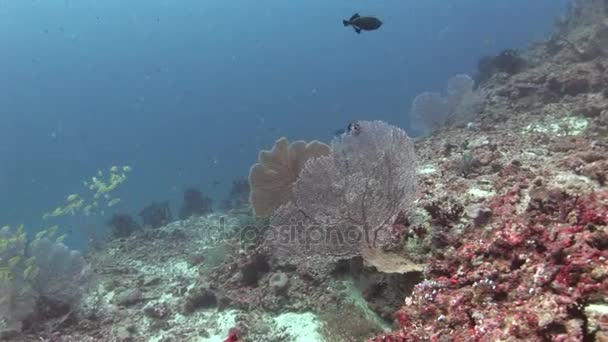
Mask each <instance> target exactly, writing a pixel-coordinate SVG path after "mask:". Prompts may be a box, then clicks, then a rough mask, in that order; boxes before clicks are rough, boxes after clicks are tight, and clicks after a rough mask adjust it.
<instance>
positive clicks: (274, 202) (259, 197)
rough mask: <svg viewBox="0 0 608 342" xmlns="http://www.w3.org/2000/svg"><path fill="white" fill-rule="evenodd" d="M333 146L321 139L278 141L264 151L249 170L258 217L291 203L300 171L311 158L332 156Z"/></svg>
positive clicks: (250, 197)
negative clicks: (307, 141) (294, 185)
mask: <svg viewBox="0 0 608 342" xmlns="http://www.w3.org/2000/svg"><path fill="white" fill-rule="evenodd" d="M330 152H331V148H330V147H329V146H328V145H326V144H324V143H322V142H319V141H316V140H315V141H311V142H309V143H306V142H304V141H294V142H292V143H291V144H290V143H289V141H288V140H287V138H285V137H283V138H280V139H279V140H277V141H276V142H275V144H274V146H273V147H272V149H271V150H269V151H261V152H260V154H259V155H258V163H257V164H255V165H253V166H252V167H251V169H250V170H249V186H250V188H251V193H250V196H249V202H250V203H251V206H252V207H253V210H254V212H255V215H256V216H261V217H265V216H270V215H271V214H272V213H273V212H274V210H275V209H277V208H278V207H280V206H281V205H283V204H285V203H287V202H289V201H290V200H291V198H292V188H293V184H294V183H295V181H296V180H297V179H298V175H299V174H300V171H301V170H302V169H303V168H304V165H305V164H306V162H307V161H308V160H310V159H313V158H317V157H321V156H326V155H329V154H330Z"/></svg>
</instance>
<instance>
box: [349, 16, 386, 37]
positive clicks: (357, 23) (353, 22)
mask: <svg viewBox="0 0 608 342" xmlns="http://www.w3.org/2000/svg"><path fill="white" fill-rule="evenodd" d="M342 24H344V26H352V27H353V28H354V29H355V32H357V33H361V30H363V31H373V30H376V29H378V28H379V27H380V26H382V22H381V21H380V19H378V18H376V17H362V16H360V15H359V13H355V14H353V16H352V17H350V19H348V20H342Z"/></svg>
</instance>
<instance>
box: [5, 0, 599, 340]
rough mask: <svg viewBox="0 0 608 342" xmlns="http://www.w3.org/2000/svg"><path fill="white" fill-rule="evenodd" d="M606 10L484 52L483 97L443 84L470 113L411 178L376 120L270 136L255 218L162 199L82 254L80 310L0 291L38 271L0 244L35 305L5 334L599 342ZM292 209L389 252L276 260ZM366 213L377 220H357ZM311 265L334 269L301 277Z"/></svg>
mask: <svg viewBox="0 0 608 342" xmlns="http://www.w3.org/2000/svg"><path fill="white" fill-rule="evenodd" d="M607 8H608V6H607V4H606V2H605V1H604V0H575V1H574V4H573V6H572V8H571V10H570V12H569V14H568V16H567V17H565V18H564V19H563V20H562V21H561V22H560V24H559V28H558V31H557V32H556V33H555V34H554V35H553V36H551V37H550V38H549V39H548V40H546V41H544V42H540V43H538V44H536V45H535V46H533V47H532V48H531V49H529V50H526V51H524V50H522V51H520V52H519V53H518V55H517V56H514V55H509V56H506V55H503V56H502V57H501V58H504V59H505V60H504V61H503V60H501V58H498V59H496V58H493V60H492V63H494V64H492V65H493V66H492V67H491V68H490V71H491V72H489V74H490V75H489V76H487V77H484V81H483V82H481V83H479V86H478V88H477V89H475V90H471V92H469V91H468V90H467V91H466V92H459V91H456V90H457V89H465V88H466V89H468V85H469V84H470V80H469V79H467V78H458V79H454V80H453V82H450V84H451V85H449V86H448V91H447V94H446V95H438V99H439V100H440V102H441V101H443V102H444V103H446V104H447V103H448V102H450V100H449V99H450V98H452V99H453V101H452V102H459V101H460V104H459V105H458V107H459V108H461V110H463V113H474V114H475V116H474V117H472V116H467V115H464V117H466V118H467V120H468V121H467V122H466V124H456V125H443V123H442V125H443V126H442V127H441V130H439V131H435V132H432V133H430V134H429V135H428V136H425V137H423V138H420V139H417V140H416V141H415V142H412V144H413V145H414V147H415V149H416V155H417V160H416V165H415V167H414V166H412V167H411V168H406V169H399V168H395V167H391V166H394V165H392V164H390V161H391V160H395V159H397V160H399V161H400V163H398V164H399V165H400V164H402V163H403V161H404V160H405V161H412V160H413V158H410V157H412V155H411V154H410V153H409V148H410V144H409V143H408V144H405V145H404V144H401V145H400V144H395V145H393V144H392V143H393V142H395V141H397V142H399V141H403V139H402V138H403V136H402V135H400V134H401V132H400V131H398V130H397V129H395V128H391V129H387V128H386V127H384V126H383V127H384V128H383V129H380V130H378V131H379V132H383V133H384V134H380V135H375V134H373V135H371V136H366V132H367V131H368V130H369V127H370V126H368V125H370V123H367V122H360V123H354V124H352V125H351V126H350V127H349V132H345V133H343V134H342V135H341V136H340V137H338V138H337V140H336V144H332V147H331V148H330V147H329V146H327V145H324V144H321V143H314V144H313V145H311V144H306V143H303V142H296V143H292V144H289V143H288V142H287V140H286V139H280V140H279V141H277V143H276V144H275V147H274V148H273V149H272V150H271V151H264V152H262V153H260V156H259V158H258V164H257V165H256V166H254V168H252V170H251V177H250V181H251V185H252V187H251V192H252V193H251V200H252V203H251V204H252V207H253V208H254V209H255V212H256V213H257V214H258V215H259V216H258V217H255V216H252V215H251V213H250V212H249V211H247V210H230V211H227V212H225V213H223V214H222V215H218V214H214V213H210V214H209V215H205V216H191V217H189V218H188V219H186V220H181V221H176V222H171V219H170V213H169V211H168V205H167V204H166V203H165V204H160V205H157V206H156V207H152V208H151V209H150V210H148V211H149V216H150V220H149V221H148V222H147V223H146V225H149V226H151V227H154V226H157V227H158V228H157V229H148V230H136V231H134V232H132V233H131V234H129V235H128V236H124V237H123V238H121V239H115V240H113V241H111V242H109V243H108V245H107V246H105V248H103V249H100V250H96V251H93V252H92V253H91V255H90V257H89V258H90V260H88V261H89V262H90V264H91V268H92V271H93V273H94V274H95V283H94V284H95V286H92V287H91V288H89V289H87V291H86V292H84V297H83V298H82V300H81V301H80V303H81V305H80V306H76V305H70V306H69V309H67V308H66V307H61V306H54V305H52V303H48V302H46V301H40V302H38V301H37V300H36V302H34V301H31V299H32V298H36V299H37V298H38V297H28V296H25V297H22V296H21V294H23V293H25V294H27V293H28V291H30V290H34V289H38V290H35V291H41V290H42V289H43V288H41V287H35V286H34V283H31V282H30V283H29V284H31V285H28V286H21V285H22V284H24V282H21V283H16V282H14V281H13V283H10V282H7V281H6V278H5V277H6V275H7V274H8V275H13V273H14V270H19V271H20V273H19V274H21V275H23V271H25V269H26V268H27V266H28V265H30V264H31V262H30V264H28V258H24V259H18V260H16V259H12V257H13V256H14V255H15V254H14V253H24V250H25V249H24V248H25V247H24V246H25V245H26V241H25V240H21V238H22V235H21V234H20V233H18V234H8V233H6V232H4V233H2V232H0V279H3V281H4V282H0V284H2V286H6V284H7V283H10V284H17V285H19V286H12V287H10V289H9V288H7V287H3V288H1V289H0V290H2V292H1V293H2V294H3V295H5V296H6V294H9V295H10V296H11V298H15V299H19V300H15V301H12V302H11V303H23V304H22V305H20V306H19V308H25V309H27V310H13V311H11V313H12V314H14V315H20V317H19V319H18V320H19V322H23V323H24V324H23V325H24V326H25V327H26V329H24V330H22V331H20V330H19V329H13V330H11V331H9V332H10V334H7V335H5V336H4V338H6V339H12V340H15V341H28V342H29V341H41V340H47V341H64V342H68V341H84V342H88V341H134V342H139V341H161V342H165V341H232V342H236V341H243V342H245V341H252V342H253V341H271V342H273V341H277V342H278V341H297V342H299V341H301V342H307V341H336V342H342V341H360V340H364V339H369V340H370V341H374V342H376V341H385V342H389V341H390V342H396V341H594V340H595V341H604V340H607V339H608V309H607V307H608V305H607V304H606V303H607V302H608V300H607V296H608V187H607V184H606V183H607V180H608V178H607V177H608V174H607V173H608V93H606V89H608V76H607V75H608V74H607V73H606V72H605V71H606V70H608V54H607V52H608V51H606V46H608V44H603V42H606V41H607V40H606V39H607V38H606V37H608V35H607V32H608V29H607V27H608V24H607V23H606V16H605V13H606V9H607ZM515 57H517V58H521V59H523V60H525V67H522V65H520V64H519V62H518V61H517V60H515V61H514V60H513V58H515ZM463 84H464V85H465V86H466V87H462V85H463ZM450 89H451V90H450ZM463 94H464V95H463ZM467 98H472V99H474V100H470V101H465V100H463V99H467ZM466 102H468V104H464V105H463V103H466ZM470 104H472V105H470ZM471 108H473V109H471ZM458 115H460V114H458ZM448 121H449V120H448ZM371 125H372V126H373V125H379V124H378V123H376V124H371ZM372 131H373V130H372ZM353 135H355V136H353ZM355 138H363V139H360V140H362V141H363V140H364V141H365V143H366V144H365V145H364V146H359V145H356V144H357V140H356V139H355ZM346 139H349V140H346ZM391 139H395V140H391ZM396 145H399V146H406V148H405V150H404V149H401V150H399V151H395V146H396ZM307 146H308V148H312V150H308V152H311V153H307V152H306V151H307ZM378 146H380V147H381V148H376V147H378ZM336 151H339V153H338V155H337V154H336ZM353 151H354V152H357V153H353ZM313 152H314V153H313ZM351 153H352V154H351ZM370 155H371V156H375V157H376V158H377V157H378V156H386V157H387V158H385V159H388V161H387V160H385V159H382V160H376V159H374V158H373V157H370ZM345 157H348V158H345ZM341 158H345V159H341ZM344 160H348V163H344ZM370 160H371V161H372V162H370ZM373 161H376V163H374V162H373ZM368 163H369V164H368ZM386 163H388V164H386ZM346 164H348V167H346ZM390 170H393V171H394V170H400V171H399V172H396V173H397V174H395V173H391V172H389V173H390V174H389V175H387V174H386V172H387V171H390ZM414 171H415V174H414ZM370 175H371V176H370ZM376 175H377V176H378V177H377V178H382V179H376V177H374V176H376ZM380 176H381V177H380ZM383 179H392V180H393V182H392V183H391V184H387V183H384V182H383ZM414 179H415V181H416V183H417V186H416V188H414V187H413V186H412V185H413V184H414V183H413V182H414ZM410 181H412V183H409V182H410ZM328 182H331V186H330V184H329V183H328ZM241 185H242V186H241ZM370 188H374V189H381V190H379V191H378V192H377V193H376V192H373V191H372V192H371V195H372V197H373V198H374V201H373V203H369V202H368V200H369V198H367V197H365V196H364V197H365V198H362V197H361V194H362V193H363V194H364V193H366V192H365V191H363V190H366V191H367V190H370ZM234 189H235V190H234V193H235V195H234V197H235V198H239V200H234V201H233V200H231V201H230V202H231V203H241V204H242V199H243V198H244V195H243V194H245V193H246V191H245V187H244V184H239V186H236V185H235V187H234ZM328 189H329V190H333V191H334V192H335V196H333V197H332V195H333V194H334V193H333V192H329V193H328ZM386 189H389V190H390V191H385V190H386ZM414 189H415V190H414ZM393 190H394V191H397V193H396V194H395V193H394V192H391V191H393ZM237 193H238V196H237V195H236V194H237ZM404 193H405V195H403V194H404ZM344 194H348V196H342V195H344ZM387 194H389V195H390V196H389V197H390V201H388V200H387V199H386V198H384V197H382V196H385V195H387ZM402 195H403V196H402ZM230 196H233V195H230ZM319 196H320V197H319ZM385 200H387V201H385ZM239 201H241V202H239ZM70 203H71V202H70ZM286 203H287V204H286ZM336 203H338V204H339V205H336ZM357 203H358V204H359V205H358V206H357V205H351V204H357ZM230 206H231V208H232V206H233V204H230ZM235 206H236V205H235ZM239 206H240V204H239ZM290 206H291V207H294V206H296V207H297V208H298V209H299V210H300V212H299V213H300V214H302V213H304V214H306V216H307V218H308V219H314V220H315V221H317V222H322V223H325V222H327V220H329V222H330V223H332V222H331V220H335V221H339V220H340V219H343V218H345V217H346V218H348V219H352V220H354V221H356V222H357V223H359V224H362V225H363V226H366V225H367V226H370V227H374V228H377V227H381V229H380V231H382V232H383V233H387V235H388V236H390V237H391V239H389V241H385V242H387V243H386V244H384V245H383V246H382V247H383V248H378V249H370V250H364V251H362V250H357V251H356V253H346V254H342V255H341V256H340V257H334V255H333V254H331V253H330V254H323V253H322V252H323V250H315V249H312V250H307V251H308V254H306V253H301V251H299V250H297V249H295V248H292V249H291V250H290V249H289V248H287V249H284V251H283V252H282V253H279V252H278V250H277V249H276V248H275V245H274V244H270V243H268V241H269V240H267V238H268V234H269V233H271V232H272V231H273V227H271V224H272V223H273V220H274V223H275V224H276V223H277V222H278V221H280V220H279V218H280V215H281V214H282V213H281V210H285V209H286V208H287V209H289V207H290ZM281 208H282V209H281ZM277 210H278V211H277ZM362 210H363V211H365V212H366V214H367V213H368V211H367V210H369V213H370V214H372V215H371V216H367V215H365V218H362V215H360V213H361V211H362ZM372 211H373V213H372ZM286 212H288V211H286ZM288 213H289V212H288ZM273 214H274V215H273ZM277 214H278V215H279V216H277ZM260 216H266V217H260ZM285 217H287V216H285ZM159 218H160V219H159ZM144 221H146V220H145V219H144ZM151 222H155V223H154V224H151ZM338 223H340V222H338ZM2 234H4V235H2ZM49 241H50V240H49ZM8 242H10V243H8ZM330 247H332V246H330ZM334 247H335V246H334ZM334 250H335V248H334ZM334 250H332V251H334ZM61 251H64V252H65V250H64V249H62V248H61ZM317 252H321V253H319V254H315V253H317ZM347 252H350V251H347ZM61 255H64V256H65V255H66V254H65V253H63V252H62V253H61ZM300 256H302V257H300ZM304 257H306V258H304ZM43 259H44V260H46V259H49V260H50V259H52V258H46V257H45V258H43ZM10 260H13V261H12V262H11V261H10ZM74 260H79V258H77V257H76V259H74ZM316 260H321V262H319V263H315V262H316ZM13 263H14V264H13ZM322 263H325V264H327V263H330V264H331V265H332V267H331V268H330V269H331V271H327V270H324V271H322V272H320V273H321V274H319V272H318V270H319V268H317V267H309V266H310V265H311V264H313V265H319V264H322ZM5 264H8V265H5ZM74 264H75V265H78V264H79V263H74ZM15 265H18V266H19V268H17V269H15V268H14V266H15ZM6 266H11V267H13V268H11V272H7V271H6V268H7V267H6ZM45 267H46V266H45ZM14 274H18V273H14ZM26 274H29V272H26ZM42 274H45V273H44V272H42V273H41V275H42ZM67 274H68V275H73V274H75V273H73V272H67ZM45 277H47V278H46V279H47V280H48V281H50V283H53V280H54V279H55V280H56V279H57V278H56V277H55V278H53V274H48V273H47V274H46V276H45ZM68 278H69V277H68ZM62 279H63V278H62ZM72 279H74V278H72ZM74 284H80V283H79V282H74ZM58 288H61V287H57V286H51V287H48V289H49V290H51V289H58ZM67 288H69V287H66V289H67ZM16 290H19V291H16ZM69 291H70V292H69V293H72V292H73V293H74V294H76V295H77V296H76V297H78V295H79V294H80V293H82V292H79V291H76V290H74V289H73V288H69ZM22 298H25V299H26V300H25V301H23V302H22V301H20V299H22ZM67 299H68V301H70V302H71V301H72V300H75V299H74V298H67ZM5 303H7V302H6V301H5V302H3V303H2V305H4V304H5ZM38 303H42V304H43V305H42V306H38V305H40V304H38ZM30 305H37V307H38V308H39V309H36V310H37V312H38V315H37V316H36V317H39V318H40V319H39V320H36V321H34V322H35V323H36V324H27V322H28V321H27V320H26V319H25V318H26V317H32V316H28V315H29V314H30V313H31V309H30V308H31V307H32V306H30ZM2 308H4V307H1V306H0V309H2ZM45 308H51V310H49V311H47V309H45ZM53 308H55V309H57V310H55V309H53ZM53 312H54V315H47V314H48V313H53ZM50 316H55V318H53V319H50V320H46V318H47V317H50ZM3 319H5V320H6V318H5V317H3ZM13 320H14V321H15V319H14V317H13ZM391 323H393V325H391Z"/></svg>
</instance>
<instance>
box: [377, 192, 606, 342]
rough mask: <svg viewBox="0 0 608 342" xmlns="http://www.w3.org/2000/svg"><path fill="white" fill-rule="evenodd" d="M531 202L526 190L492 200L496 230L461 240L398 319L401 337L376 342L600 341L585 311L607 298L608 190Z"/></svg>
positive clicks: (433, 265)
mask: <svg viewBox="0 0 608 342" xmlns="http://www.w3.org/2000/svg"><path fill="white" fill-rule="evenodd" d="M527 186H528V185H527V184H526V185H525V186H524V188H525V187H527ZM532 193H535V195H534V196H532ZM523 197H524V196H523V189H522V188H521V186H520V187H515V188H514V189H512V190H511V191H509V192H508V193H507V194H505V195H500V196H496V197H494V198H492V199H491V200H490V201H489V207H490V209H491V210H492V213H493V217H492V220H491V222H490V223H488V224H487V225H486V226H485V227H477V228H471V229H467V230H466V231H465V232H464V233H463V234H462V235H460V236H458V237H457V238H454V239H452V241H451V243H450V245H449V247H447V248H445V249H444V251H445V252H443V253H442V258H441V259H434V260H433V261H431V262H430V264H429V265H428V267H427V269H426V270H425V280H424V281H423V282H422V283H420V284H418V285H416V287H415V289H414V292H413V294H412V295H411V296H409V297H408V298H406V305H405V306H404V307H403V308H402V309H401V310H400V311H399V312H398V313H397V315H396V317H397V320H398V321H399V324H400V327H401V329H400V330H399V331H398V332H396V333H394V334H392V335H385V336H382V337H379V338H377V339H376V340H377V341H393V340H420V339H426V338H431V339H442V338H447V337H448V336H449V338H451V339H455V340H458V341H478V340H480V339H483V340H492V341H495V340H502V339H507V338H515V339H519V340H526V341H545V340H559V339H564V338H566V337H567V338H571V339H574V340H583V339H587V338H589V337H592V336H595V334H596V332H597V331H595V330H590V329H589V326H588V325H587V318H586V317H585V316H584V314H583V313H582V311H581V310H583V308H584V307H586V306H587V305H589V304H591V303H602V302H603V300H604V299H605V295H606V293H607V291H608V279H607V278H606V275H607V273H606V270H608V251H607V250H606V249H607V247H608V244H606V241H608V231H607V229H608V226H607V225H608V192H599V193H590V194H585V195H577V196H569V195H567V194H565V193H563V192H561V191H559V190H556V189H547V188H544V187H538V188H535V189H533V190H531V191H530V199H529V201H528V203H527V204H526V203H525V200H524V198H523ZM518 206H523V207H527V209H526V210H525V212H524V213H519V212H518V211H517V207H518ZM596 330H597V328H596Z"/></svg>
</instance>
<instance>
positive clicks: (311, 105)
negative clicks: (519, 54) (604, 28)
mask: <svg viewBox="0 0 608 342" xmlns="http://www.w3.org/2000/svg"><path fill="white" fill-rule="evenodd" d="M567 2H568V1H567V0H534V1H530V0H495V1H487V0H459V1H447V0H441V1H440V0H417V1H412V0H374V1H367V0H358V1H355V0H349V1H346V0H339V1H327V0H324V1H320V0H306V1H304V0H295V1H285V0H282V1H278V0H261V1H239V0H235V1H226V0H205V1H194V0H182V1H157V0H145V1H143V0H132V1H124V0H120V1H117V0H103V1H93V0H35V1H31V0H0V117H1V120H0V225H2V224H18V223H25V224H26V225H27V226H28V229H29V230H30V231H35V230H37V229H39V228H40V227H41V226H42V225H49V224H50V223H54V222H59V223H61V224H62V226H63V227H64V229H69V230H71V231H72V232H73V234H72V236H71V237H70V239H69V240H68V241H70V242H71V243H79V244H81V245H82V241H83V240H84V239H85V238H86V235H87V234H86V233H84V232H85V231H87V230H88V231H91V230H96V229H101V227H102V226H103V222H104V221H105V220H106V219H107V218H109V216H110V215H111V213H112V211H110V210H108V211H107V212H106V213H105V215H104V216H95V217H90V218H82V217H74V218H70V219H68V220H58V221H57V220H56V221H53V220H51V221H49V222H42V220H41V216H42V214H43V213H44V212H46V211H48V210H49V209H52V208H54V207H55V206H57V205H59V204H61V203H62V201H63V200H64V199H65V197H66V196H67V195H68V194H70V193H74V192H82V190H83V187H82V181H83V180H84V179H86V178H89V177H90V176H92V175H94V174H95V173H96V172H97V170H99V169H107V168H108V167H109V166H111V165H113V164H116V163H118V164H128V165H131V166H132V167H133V172H132V173H131V174H130V178H129V180H128V181H127V182H126V183H125V184H124V185H123V186H122V187H121V189H119V191H117V193H116V195H117V196H118V197H120V198H122V199H123V202H122V204H121V205H119V206H118V210H119V211H122V212H129V213H131V214H137V213H138V211H139V209H140V208H142V207H143V206H144V205H146V204H148V203H149V202H152V201H160V200H167V199H168V200H170V201H171V203H172V205H173V207H174V208H177V207H178V206H179V203H180V199H181V192H182V189H183V188H184V187H186V186H190V185H194V186H197V187H199V188H200V189H201V190H202V191H203V192H205V193H207V194H209V195H210V196H211V197H213V198H215V199H216V202H219V201H220V200H221V199H222V198H223V196H225V194H226V193H227V192H228V191H229V188H230V184H231V182H232V180H234V179H241V178H246V177H247V172H248V168H249V166H250V165H251V164H252V163H253V162H254V161H255V158H256V155H257V152H258V150H260V149H262V148H268V147H270V146H271V145H272V142H273V141H274V140H275V139H276V138H278V137H280V136H283V135H285V136H287V137H289V138H290V139H321V140H326V141H327V140H329V139H330V138H331V135H332V132H333V131H335V130H336V129H338V128H341V127H344V126H345V125H346V124H347V123H348V122H350V121H353V120H356V119H382V120H386V121H388V122H390V123H392V124H396V125H398V126H401V127H404V128H406V129H407V128H408V118H407V116H408V112H409V107H410V103H411V101H412V99H413V97H414V96H415V95H416V94H418V93H419V92H421V91H425V90H441V89H444V87H445V81H446V80H447V78H448V77H449V76H451V75H453V74H455V73H461V72H465V73H471V74H472V73H474V71H475V68H476V63H477V60H478V58H479V57H480V56H481V55H487V54H493V53H497V52H499V51H501V50H503V49H505V48H524V47H525V46H527V45H528V44H529V43H531V42H533V41H534V40H538V39H542V38H543V37H546V36H547V35H548V33H549V32H550V30H551V27H552V23H553V21H554V19H555V17H557V16H558V15H559V14H561V13H563V12H564V9H565V7H566V4H567ZM355 12H359V13H361V14H362V15H367V14H373V15H376V16H378V17H379V18H380V19H382V21H383V22H384V25H383V27H381V28H380V30H378V31H374V32H363V33H362V34H361V35H357V34H356V33H355V32H354V31H353V30H352V29H351V28H345V27H343V26H342V22H341V21H342V19H344V18H348V17H350V16H351V15H352V14H353V13H355ZM218 182H219V184H216V183H218ZM174 212H176V210H174Z"/></svg>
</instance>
